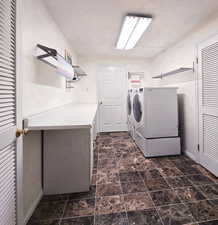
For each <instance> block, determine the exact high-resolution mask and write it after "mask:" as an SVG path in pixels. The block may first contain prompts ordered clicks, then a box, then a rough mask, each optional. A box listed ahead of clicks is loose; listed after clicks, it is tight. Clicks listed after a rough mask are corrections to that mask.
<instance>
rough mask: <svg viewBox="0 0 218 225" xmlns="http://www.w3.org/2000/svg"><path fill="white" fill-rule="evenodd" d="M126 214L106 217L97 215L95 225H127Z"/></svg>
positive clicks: (114, 214) (107, 215)
mask: <svg viewBox="0 0 218 225" xmlns="http://www.w3.org/2000/svg"><path fill="white" fill-rule="evenodd" d="M128 224H129V223H128V218H127V215H126V213H125V212H124V213H113V214H106V215H97V216H96V217H95V225H128Z"/></svg>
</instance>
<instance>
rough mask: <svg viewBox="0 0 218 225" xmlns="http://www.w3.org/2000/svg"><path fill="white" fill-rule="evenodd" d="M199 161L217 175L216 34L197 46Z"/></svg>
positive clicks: (217, 74) (217, 98)
mask: <svg viewBox="0 0 218 225" xmlns="http://www.w3.org/2000/svg"><path fill="white" fill-rule="evenodd" d="M198 56H199V57H198V58H199V64H198V65H199V67H198V70H199V83H198V84H199V86H198V87H199V130H200V131H199V139H200V163H201V164H202V165H203V166H205V167H206V168H207V169H208V170H210V171H211V172H212V173H214V174H215V175H216V176H218V35H217V36H214V37H213V38H211V39H209V40H207V41H204V42H203V43H201V44H200V45H199V48H198Z"/></svg>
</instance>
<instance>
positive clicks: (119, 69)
mask: <svg viewBox="0 0 218 225" xmlns="http://www.w3.org/2000/svg"><path fill="white" fill-rule="evenodd" d="M97 76H98V100H99V123H100V132H112V131H126V130H127V107H126V104H127V103H126V98H127V76H126V71H125V67H124V66H107V65H105V66H104V65H101V66H99V67H98V71H97Z"/></svg>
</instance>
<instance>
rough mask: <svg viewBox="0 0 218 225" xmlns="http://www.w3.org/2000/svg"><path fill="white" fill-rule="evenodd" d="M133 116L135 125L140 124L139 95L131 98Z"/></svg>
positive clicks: (140, 107)
mask: <svg viewBox="0 0 218 225" xmlns="http://www.w3.org/2000/svg"><path fill="white" fill-rule="evenodd" d="M133 115H134V119H135V121H136V122H137V123H140V121H141V120H142V104H141V101H140V96H139V94H135V96H134V98H133Z"/></svg>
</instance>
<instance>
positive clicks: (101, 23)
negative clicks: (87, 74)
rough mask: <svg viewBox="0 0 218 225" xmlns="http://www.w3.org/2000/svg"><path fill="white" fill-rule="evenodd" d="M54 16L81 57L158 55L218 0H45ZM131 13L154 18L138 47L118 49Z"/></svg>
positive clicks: (216, 6)
mask: <svg viewBox="0 0 218 225" xmlns="http://www.w3.org/2000/svg"><path fill="white" fill-rule="evenodd" d="M44 2H45V3H46V5H47V8H48V10H49V11H50V13H51V15H52V17H53V18H54V20H55V21H56V23H57V24H58V26H59V27H60V29H61V30H62V32H63V33H64V35H65V36H66V37H67V39H68V40H69V41H70V42H71V44H72V46H73V48H74V49H75V50H76V51H77V53H78V54H79V55H81V56H106V57H111V56H117V57H120V56H124V57H128V58H130V57H145V58H148V57H154V56H155V55H156V54H158V53H160V52H161V51H163V50H165V49H166V48H168V47H169V46H171V45H172V44H174V43H176V42H177V41H179V40H180V39H181V38H182V37H183V36H184V35H186V34H187V33H188V32H190V31H191V30H192V29H193V28H194V27H195V26H197V25H198V24H200V23H202V22H203V21H204V20H206V19H207V18H208V17H209V16H211V15H212V14H214V13H216V12H217V10H218V1H217V0H61V1H60V0H44ZM127 13H137V14H149V15H152V16H153V18H154V20H153V22H152V24H151V26H150V27H149V29H148V30H147V31H146V32H145V33H144V35H143V37H142V39H141V40H140V41H139V42H138V44H137V46H136V47H135V48H134V49H132V50H128V51H122V50H116V49H115V44H116V41H117V38H118V35H119V32H120V29H121V25H122V21H123V18H124V16H125V15H126V14H127Z"/></svg>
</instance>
